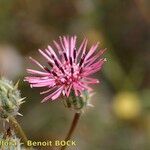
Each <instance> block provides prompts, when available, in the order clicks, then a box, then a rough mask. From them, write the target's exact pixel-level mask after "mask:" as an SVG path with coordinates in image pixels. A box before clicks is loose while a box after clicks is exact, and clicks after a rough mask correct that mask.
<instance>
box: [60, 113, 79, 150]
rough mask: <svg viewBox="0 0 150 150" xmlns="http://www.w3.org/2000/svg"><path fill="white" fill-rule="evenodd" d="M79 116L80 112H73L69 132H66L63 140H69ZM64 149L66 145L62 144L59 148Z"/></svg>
mask: <svg viewBox="0 0 150 150" xmlns="http://www.w3.org/2000/svg"><path fill="white" fill-rule="evenodd" d="M80 116H81V113H75V115H74V118H73V121H72V123H71V127H70V129H69V132H68V134H67V136H66V138H65V141H68V140H70V138H71V136H72V135H73V133H74V130H75V128H76V126H77V124H78V121H79V118H80ZM65 149H66V146H62V147H61V149H60V150H65Z"/></svg>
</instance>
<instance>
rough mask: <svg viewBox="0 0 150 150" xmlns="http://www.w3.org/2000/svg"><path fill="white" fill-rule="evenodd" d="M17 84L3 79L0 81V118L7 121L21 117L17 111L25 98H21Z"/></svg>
mask: <svg viewBox="0 0 150 150" xmlns="http://www.w3.org/2000/svg"><path fill="white" fill-rule="evenodd" d="M18 83H19V82H17V83H16V84H15V85H14V84H13V83H12V82H11V81H8V80H7V79H5V78H1V79H0V117H1V118H4V119H7V118H8V119H9V117H13V116H16V115H21V114H20V113H19V112H18V111H19V108H20V105H21V104H22V103H24V101H23V100H24V99H25V98H21V96H20V91H19V90H18Z"/></svg>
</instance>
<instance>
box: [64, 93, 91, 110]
mask: <svg viewBox="0 0 150 150" xmlns="http://www.w3.org/2000/svg"><path fill="white" fill-rule="evenodd" d="M89 99H90V94H89V92H88V91H83V92H82V94H81V96H76V95H75V94H74V92H72V93H71V94H70V96H69V97H64V100H65V106H66V107H68V108H70V109H73V110H75V111H77V112H78V113H80V112H82V111H84V110H85V108H86V107H87V106H92V105H91V104H90V103H89Z"/></svg>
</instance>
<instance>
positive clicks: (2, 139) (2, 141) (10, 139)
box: [0, 131, 25, 150]
mask: <svg viewBox="0 0 150 150" xmlns="http://www.w3.org/2000/svg"><path fill="white" fill-rule="evenodd" d="M0 149H2V150H25V148H23V147H22V143H21V141H20V139H19V138H17V137H16V135H15V133H14V132H13V131H11V135H6V134H3V133H2V134H0Z"/></svg>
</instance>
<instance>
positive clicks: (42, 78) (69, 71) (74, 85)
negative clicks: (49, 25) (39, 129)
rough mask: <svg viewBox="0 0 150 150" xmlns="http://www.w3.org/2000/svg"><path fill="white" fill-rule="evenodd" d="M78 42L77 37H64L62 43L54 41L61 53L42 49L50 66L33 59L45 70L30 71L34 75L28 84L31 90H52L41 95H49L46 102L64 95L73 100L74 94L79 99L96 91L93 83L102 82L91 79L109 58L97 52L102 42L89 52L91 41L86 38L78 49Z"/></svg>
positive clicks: (45, 99) (42, 53)
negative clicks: (88, 92) (34, 88)
mask: <svg viewBox="0 0 150 150" xmlns="http://www.w3.org/2000/svg"><path fill="white" fill-rule="evenodd" d="M76 39H77V37H76V36H72V37H68V36H67V37H66V36H63V37H60V39H59V43H58V42H56V41H53V43H54V46H55V48H56V50H57V51H55V50H54V49H53V48H52V47H51V46H48V47H47V49H45V50H44V51H42V50H39V52H40V54H41V55H42V56H43V57H44V58H45V59H46V61H47V64H48V67H46V66H44V65H41V64H40V63H39V62H38V61H36V60H35V59H33V58H31V57H30V59H31V60H32V62H33V63H35V64H36V65H38V66H39V67H40V68H41V71H37V70H33V69H27V72H28V73H30V74H31V75H32V76H29V77H26V78H25V81H28V82H29V83H30V86H31V87H47V88H48V90H46V91H43V92H41V94H46V93H48V96H46V97H45V98H44V99H43V101H42V102H45V101H47V100H55V99H57V98H58V97H59V96H61V95H63V96H66V97H69V96H70V94H71V93H72V92H73V93H74V95H75V96H81V94H82V92H83V91H91V90H92V88H91V87H90V86H89V85H90V84H96V83H99V80H97V79H94V78H91V77H89V76H90V75H92V74H94V73H95V72H97V71H99V70H100V69H101V68H102V65H103V63H104V62H105V61H106V59H105V58H101V59H100V56H101V55H102V54H103V53H104V51H105V50H101V51H99V52H96V50H97V48H98V43H96V44H95V45H92V46H91V48H90V49H89V50H87V44H88V40H87V39H84V40H83V42H82V43H81V45H80V46H79V48H77V44H76Z"/></svg>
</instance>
